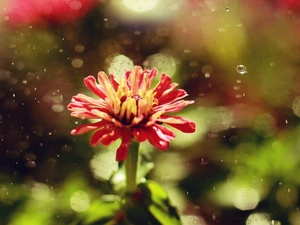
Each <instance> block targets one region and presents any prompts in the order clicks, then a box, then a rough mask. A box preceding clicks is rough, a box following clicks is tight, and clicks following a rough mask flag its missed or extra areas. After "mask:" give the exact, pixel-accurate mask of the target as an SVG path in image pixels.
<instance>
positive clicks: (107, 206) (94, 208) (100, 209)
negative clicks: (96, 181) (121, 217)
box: [82, 198, 121, 224]
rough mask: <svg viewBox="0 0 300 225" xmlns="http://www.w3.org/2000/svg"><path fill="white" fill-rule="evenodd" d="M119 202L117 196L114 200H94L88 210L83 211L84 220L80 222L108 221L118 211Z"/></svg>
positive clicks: (97, 222) (96, 222)
mask: <svg viewBox="0 0 300 225" xmlns="http://www.w3.org/2000/svg"><path fill="white" fill-rule="evenodd" d="M120 207H121V203H120V201H118V198H115V200H113V199H111V200H110V201H107V200H103V199H101V200H96V201H94V202H93V203H92V204H91V206H90V207H89V209H88V210H86V211H85V212H84V218H85V219H84V220H83V223H82V224H105V223H104V221H106V222H107V221H109V220H111V219H112V218H114V217H115V215H116V213H117V212H118V211H120ZM101 220H102V221H103V222H101V223H100V221H101Z"/></svg>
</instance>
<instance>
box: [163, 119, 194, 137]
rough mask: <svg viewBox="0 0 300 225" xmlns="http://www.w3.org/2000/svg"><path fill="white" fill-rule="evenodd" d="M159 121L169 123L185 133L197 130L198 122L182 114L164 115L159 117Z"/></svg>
mask: <svg viewBox="0 0 300 225" xmlns="http://www.w3.org/2000/svg"><path fill="white" fill-rule="evenodd" d="M157 121H159V122H163V123H167V124H168V125H170V126H172V127H174V128H176V129H178V130H180V131H182V132H184V133H194V132H195V131H196V124H195V123H194V122H193V121H191V120H188V119H186V118H183V117H181V116H167V115H162V116H161V117H160V118H159V119H157Z"/></svg>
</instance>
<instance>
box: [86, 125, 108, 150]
mask: <svg viewBox="0 0 300 225" xmlns="http://www.w3.org/2000/svg"><path fill="white" fill-rule="evenodd" d="M110 132H111V129H110V128H105V127H104V128H102V129H101V130H98V131H96V132H95V133H94V134H93V135H92V137H91V140H90V144H91V145H92V146H96V145H97V144H99V143H100V139H101V137H102V136H103V135H105V134H107V133H110Z"/></svg>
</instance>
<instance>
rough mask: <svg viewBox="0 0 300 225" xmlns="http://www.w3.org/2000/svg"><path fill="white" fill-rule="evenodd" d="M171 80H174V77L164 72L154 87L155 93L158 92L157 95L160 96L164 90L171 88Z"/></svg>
mask: <svg viewBox="0 0 300 225" xmlns="http://www.w3.org/2000/svg"><path fill="white" fill-rule="evenodd" d="M171 82H172V78H171V77H170V76H168V75H166V74H164V73H163V74H162V75H161V77H160V81H159V83H158V84H157V85H156V87H155V88H154V89H153V93H155V92H156V95H155V97H156V98H160V97H161V96H162V94H163V92H164V91H165V90H167V89H169V88H170V86H171Z"/></svg>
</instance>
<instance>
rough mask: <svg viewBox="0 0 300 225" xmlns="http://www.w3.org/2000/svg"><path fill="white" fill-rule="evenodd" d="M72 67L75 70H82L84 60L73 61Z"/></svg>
mask: <svg viewBox="0 0 300 225" xmlns="http://www.w3.org/2000/svg"><path fill="white" fill-rule="evenodd" d="M71 65H72V66H73V67H75V68H80V67H82V66H83V60H82V59H80V58H76V59H73V60H72V62H71Z"/></svg>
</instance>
